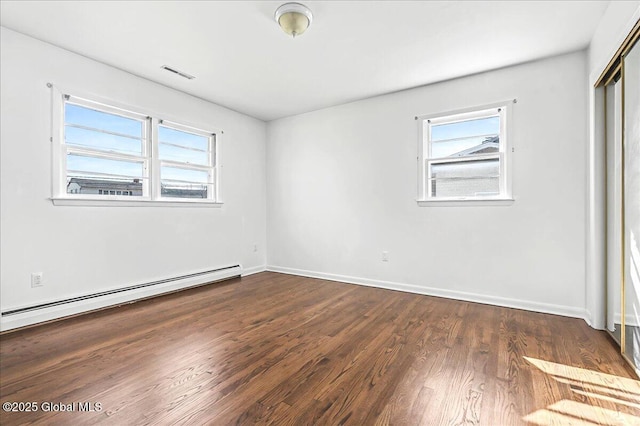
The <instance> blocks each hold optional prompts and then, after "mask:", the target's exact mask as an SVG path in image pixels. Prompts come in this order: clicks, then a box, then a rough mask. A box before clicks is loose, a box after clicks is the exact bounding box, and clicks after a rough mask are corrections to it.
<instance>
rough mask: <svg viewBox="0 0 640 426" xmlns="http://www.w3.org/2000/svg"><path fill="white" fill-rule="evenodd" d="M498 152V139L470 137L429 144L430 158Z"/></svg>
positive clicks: (496, 137) (495, 137)
mask: <svg viewBox="0 0 640 426" xmlns="http://www.w3.org/2000/svg"><path fill="white" fill-rule="evenodd" d="M499 151H500V137H499V136H493V137H471V138H465V139H456V140H452V141H446V142H434V143H432V144H431V158H444V157H468V156H470V155H479V154H491V153H496V152H499Z"/></svg>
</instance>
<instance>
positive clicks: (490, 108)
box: [415, 100, 516, 207]
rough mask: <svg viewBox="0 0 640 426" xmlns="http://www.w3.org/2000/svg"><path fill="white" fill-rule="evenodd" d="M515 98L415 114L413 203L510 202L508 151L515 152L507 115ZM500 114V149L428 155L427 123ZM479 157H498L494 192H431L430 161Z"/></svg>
mask: <svg viewBox="0 0 640 426" xmlns="http://www.w3.org/2000/svg"><path fill="white" fill-rule="evenodd" d="M515 102H516V101H515V100H510V101H504V102H496V103H493V104H488V105H482V106H477V107H471V108H465V109H459V110H454V111H447V112H442V113H437V114H427V115H422V116H417V117H415V119H416V120H417V123H418V157H417V160H418V197H417V203H418V205H419V206H422V207H430V206H470V205H474V206H477V205H510V204H512V203H513V201H514V199H513V195H512V183H511V182H512V179H511V176H512V162H513V158H512V154H513V152H514V151H515V149H514V147H513V144H512V142H511V137H510V133H511V132H510V128H511V115H512V114H513V111H512V110H513V104H515ZM493 116H499V117H500V145H499V146H500V148H499V152H497V153H490V154H477V155H469V156H465V157H442V158H434V157H432V156H431V131H430V130H431V126H436V125H441V124H448V123H455V122H460V121H467V120H472V119H479V118H485V117H493ZM482 159H498V160H499V164H500V168H499V170H500V177H499V187H500V193H499V194H498V195H475V196H461V197H437V196H435V197H434V196H433V195H432V194H431V191H430V190H429V186H428V182H429V178H430V176H431V173H430V170H431V166H432V165H434V164H445V163H459V162H465V161H469V162H471V161H478V160H482Z"/></svg>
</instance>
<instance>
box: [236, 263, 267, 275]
mask: <svg viewBox="0 0 640 426" xmlns="http://www.w3.org/2000/svg"><path fill="white" fill-rule="evenodd" d="M266 270H267V265H259V266H252V267H251V268H244V267H243V268H242V276H243V277H247V276H249V275H253V274H259V273H260V272H264V271H266Z"/></svg>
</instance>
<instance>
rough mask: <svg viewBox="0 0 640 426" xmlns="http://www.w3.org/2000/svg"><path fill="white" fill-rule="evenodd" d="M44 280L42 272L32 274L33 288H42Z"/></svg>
mask: <svg viewBox="0 0 640 426" xmlns="http://www.w3.org/2000/svg"><path fill="white" fill-rule="evenodd" d="M42 286H43V279H42V272H33V273H32V274H31V287H42Z"/></svg>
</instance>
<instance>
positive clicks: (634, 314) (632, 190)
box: [622, 43, 640, 368]
mask: <svg viewBox="0 0 640 426" xmlns="http://www.w3.org/2000/svg"><path fill="white" fill-rule="evenodd" d="M639 46H640V43H636V45H635V46H634V47H633V48H632V49H631V50H630V51H628V53H627V54H626V55H625V56H624V57H623V61H622V66H623V69H622V77H623V92H624V93H623V95H624V96H623V105H624V121H623V151H624V152H623V155H624V164H623V179H624V183H623V192H624V197H623V204H624V206H623V213H624V219H623V221H624V232H623V238H624V246H623V256H624V257H623V259H624V267H623V268H624V271H623V273H624V281H623V286H624V305H623V306H624V319H625V328H624V332H625V336H624V339H623V343H624V353H625V355H626V356H627V358H629V360H630V361H631V362H632V363H633V364H634V365H635V366H636V368H640V47H639Z"/></svg>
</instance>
